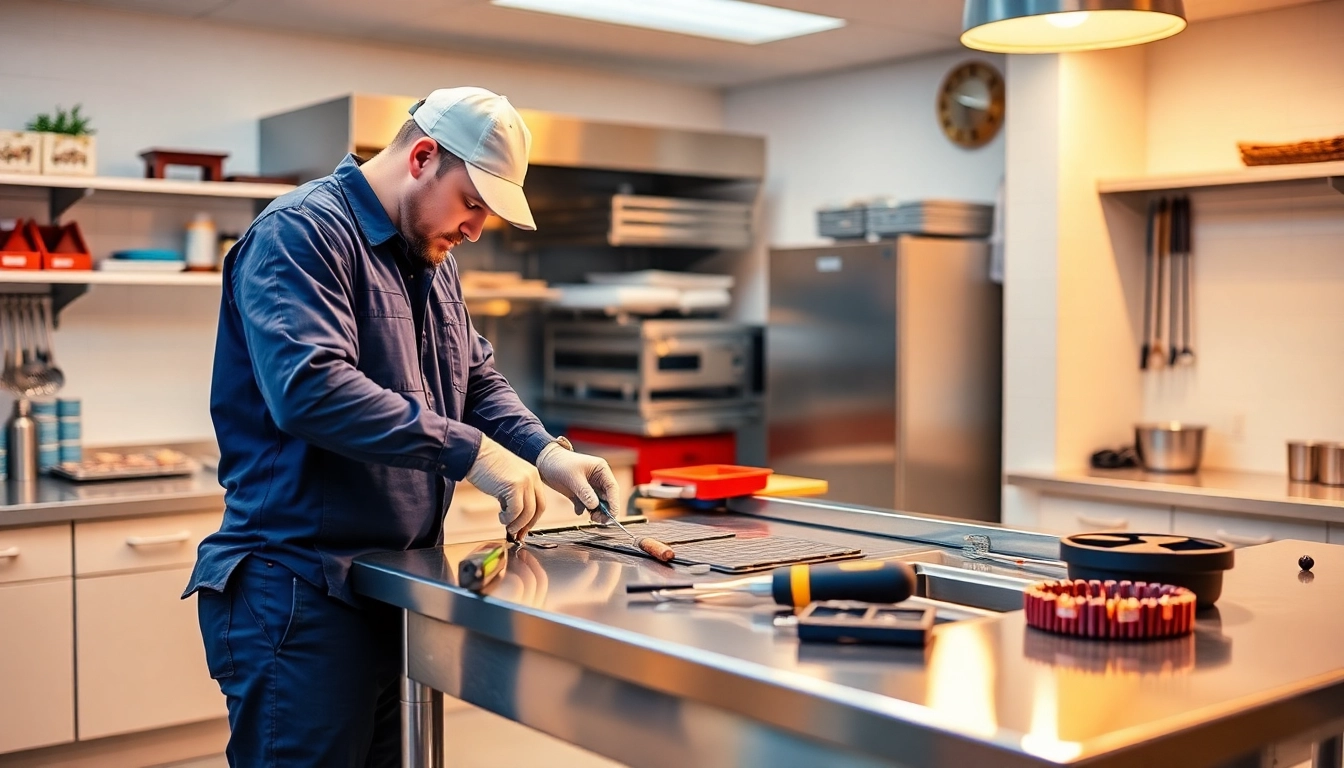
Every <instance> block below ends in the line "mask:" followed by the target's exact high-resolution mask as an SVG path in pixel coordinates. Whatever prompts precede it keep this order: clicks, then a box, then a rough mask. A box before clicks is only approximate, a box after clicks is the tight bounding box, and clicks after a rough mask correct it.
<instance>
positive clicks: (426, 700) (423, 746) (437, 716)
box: [401, 611, 443, 768]
mask: <svg viewBox="0 0 1344 768" xmlns="http://www.w3.org/2000/svg"><path fill="white" fill-rule="evenodd" d="M409 614H410V612H409V611H402V617H401V626H402V632H401V765H402V768H443V694H442V693H441V692H439V691H436V690H434V689H433V688H430V687H429V686H427V685H423V684H421V683H417V682H416V681H414V680H412V679H411V678H410V677H408V676H407V674H406V670H407V665H406V662H407V653H408V650H409V649H408V646H407V643H406V621H407V616H409Z"/></svg>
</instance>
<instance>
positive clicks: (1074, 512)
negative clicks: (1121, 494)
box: [1037, 495, 1171, 534]
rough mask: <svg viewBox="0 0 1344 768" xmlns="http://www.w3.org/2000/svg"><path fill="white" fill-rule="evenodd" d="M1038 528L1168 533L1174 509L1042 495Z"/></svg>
mask: <svg viewBox="0 0 1344 768" xmlns="http://www.w3.org/2000/svg"><path fill="white" fill-rule="evenodd" d="M1037 513H1038V515H1037V525H1038V526H1039V527H1040V528H1041V530H1044V531H1049V532H1050V533H1061V534H1070V533H1084V532H1087V531H1130V532H1133V533H1169V532H1170V531H1171V507H1155V506H1149V505H1146V504H1117V503H1114V502H1107V501H1091V500H1087V499H1073V498H1069V497H1066V496H1046V495H1042V496H1041V498H1040V504H1039V505H1038V507H1037Z"/></svg>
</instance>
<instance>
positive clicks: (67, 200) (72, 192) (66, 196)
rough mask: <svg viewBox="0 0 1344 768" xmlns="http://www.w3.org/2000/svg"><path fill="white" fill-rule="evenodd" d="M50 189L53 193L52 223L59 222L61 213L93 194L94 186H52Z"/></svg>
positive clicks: (51, 197) (51, 198)
mask: <svg viewBox="0 0 1344 768" xmlns="http://www.w3.org/2000/svg"><path fill="white" fill-rule="evenodd" d="M48 191H49V192H50V193H51V196H50V200H51V223H52V224H56V223H58V222H59V221H60V220H61V214H63V213H65V212H66V211H67V210H69V209H70V206H72V205H74V204H75V203H78V202H79V201H80V200H83V199H84V198H86V197H88V196H89V195H92V194H93V188H92V187H52V188H51V189H49V190H48Z"/></svg>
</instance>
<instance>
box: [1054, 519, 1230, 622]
mask: <svg viewBox="0 0 1344 768" xmlns="http://www.w3.org/2000/svg"><path fill="white" fill-rule="evenodd" d="M1059 555H1060V559H1061V560H1063V561H1064V562H1065V563H1067V564H1068V566H1069V578H1070V579H1098V580H1100V581H1106V580H1107V579H1114V580H1115V581H1122V580H1125V579H1128V580H1129V581H1146V582H1157V583H1159V584H1174V585H1176V586H1178V587H1185V588H1186V589H1189V590H1190V591H1192V592H1194V593H1195V595H1196V599H1197V600H1198V603H1199V605H1200V606H1201V607H1203V606H1209V605H1213V604H1214V603H1215V602H1217V601H1218V597H1219V596H1220V595H1221V594H1222V592H1223V571H1226V570H1228V569H1230V568H1231V567H1232V564H1233V560H1234V555H1233V549H1232V547H1230V546H1228V545H1227V544H1224V543H1223V542H1221V541H1215V540H1213V539H1199V538H1194V537H1191V536H1179V535H1174V534H1168V533H1127V532H1115V533H1076V534H1074V535H1072V536H1065V537H1064V538H1062V539H1060V540H1059Z"/></svg>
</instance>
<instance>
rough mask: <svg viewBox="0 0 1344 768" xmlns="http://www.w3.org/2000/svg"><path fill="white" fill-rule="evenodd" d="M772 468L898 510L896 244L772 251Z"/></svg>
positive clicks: (844, 497) (841, 495)
mask: <svg viewBox="0 0 1344 768" xmlns="http://www.w3.org/2000/svg"><path fill="white" fill-rule="evenodd" d="M769 323H770V324H769V327H768V329H767V331H766V375H767V384H766V397H767V405H766V418H767V420H768V423H769V437H768V441H769V451H770V466H771V467H772V468H773V469H774V470H775V471H776V472H781V473H785V474H792V475H802V476H804V477H819V478H823V479H825V480H828V481H829V482H830V484H831V493H830V494H829V495H828V498H831V499H835V500H837V501H843V502H848V503H852V504H864V505H868V506H874V507H881V508H884V509H890V508H893V507H895V506H896V475H895V467H896V340H897V339H896V244H895V243H883V244H881V245H875V246H870V245H860V246H836V247H830V248H815V249H796V250H775V251H771V253H770V316H769Z"/></svg>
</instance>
